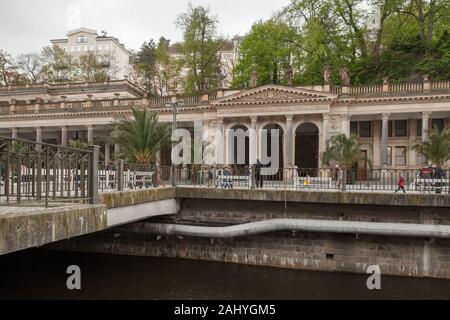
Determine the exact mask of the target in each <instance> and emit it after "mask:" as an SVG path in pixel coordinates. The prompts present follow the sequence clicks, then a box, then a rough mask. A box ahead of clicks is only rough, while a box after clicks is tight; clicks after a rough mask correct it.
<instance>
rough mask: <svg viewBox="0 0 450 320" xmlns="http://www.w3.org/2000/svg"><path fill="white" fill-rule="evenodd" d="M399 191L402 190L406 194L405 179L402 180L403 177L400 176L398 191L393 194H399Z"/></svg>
mask: <svg viewBox="0 0 450 320" xmlns="http://www.w3.org/2000/svg"><path fill="white" fill-rule="evenodd" d="M400 190H403V193H406V190H405V178H403V175H400V177H399V178H398V189H397V191H395V193H397V192H399V191H400Z"/></svg>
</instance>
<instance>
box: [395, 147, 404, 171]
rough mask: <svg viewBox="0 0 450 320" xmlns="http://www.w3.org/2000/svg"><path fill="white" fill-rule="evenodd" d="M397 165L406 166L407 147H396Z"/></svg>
mask: <svg viewBox="0 0 450 320" xmlns="http://www.w3.org/2000/svg"><path fill="white" fill-rule="evenodd" d="M395 165H396V166H401V167H404V166H406V147H395Z"/></svg>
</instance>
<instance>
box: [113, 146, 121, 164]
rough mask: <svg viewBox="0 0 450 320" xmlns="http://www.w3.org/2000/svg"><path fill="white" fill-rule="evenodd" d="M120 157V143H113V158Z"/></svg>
mask: <svg viewBox="0 0 450 320" xmlns="http://www.w3.org/2000/svg"><path fill="white" fill-rule="evenodd" d="M119 157H120V145H118V144H115V145H114V160H116V161H117V160H119Z"/></svg>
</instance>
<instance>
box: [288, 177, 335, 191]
mask: <svg viewBox="0 0 450 320" xmlns="http://www.w3.org/2000/svg"><path fill="white" fill-rule="evenodd" d="M294 187H295V188H320V187H323V188H326V189H332V188H333V180H332V179H331V178H330V177H299V178H297V179H294Z"/></svg>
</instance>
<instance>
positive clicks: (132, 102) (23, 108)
mask: <svg viewBox="0 0 450 320" xmlns="http://www.w3.org/2000/svg"><path fill="white" fill-rule="evenodd" d="M75 85H77V86H81V85H82V84H71V86H75ZM89 85H91V84H89ZM96 85H104V84H96ZM84 86H85V84H84ZM0 89H1V88H0ZM2 90H4V88H3V89H2ZM443 90H450V81H428V82H426V83H425V82H417V83H398V84H392V83H391V84H388V83H385V84H382V85H373V86H355V87H352V86H349V87H341V86H335V87H331V88H330V91H331V93H333V94H338V95H340V94H343V93H345V94H348V95H366V94H381V93H397V94H401V93H408V92H424V91H427V92H428V91H443ZM205 97H206V96H205ZM216 98H217V93H210V94H209V95H208V96H207V100H208V101H212V100H215V99H216ZM172 99H173V97H172V96H164V97H150V98H147V99H139V98H131V99H129V98H127V99H119V98H116V99H106V100H82V101H50V102H43V101H35V102H34V103H26V104H24V103H23V102H22V101H15V102H11V103H10V104H6V105H5V104H3V105H0V114H11V113H18V114H20V113H30V112H35V113H36V112H49V111H60V110H64V109H67V110H89V109H90V108H92V109H106V108H115V107H119V108H127V107H131V106H144V105H146V106H149V107H150V108H152V107H153V108H160V107H165V106H166V105H167V104H168V103H169V102H171V101H172ZM177 100H178V101H180V100H181V101H183V102H184V103H185V104H198V103H205V102H207V101H206V99H205V98H203V97H201V96H198V95H194V96H177Z"/></svg>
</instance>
